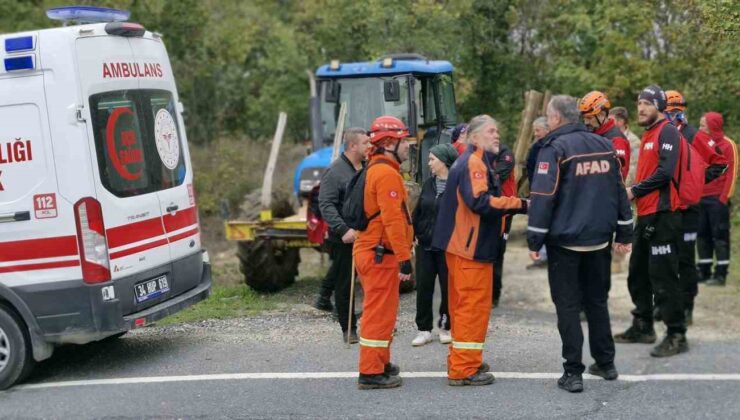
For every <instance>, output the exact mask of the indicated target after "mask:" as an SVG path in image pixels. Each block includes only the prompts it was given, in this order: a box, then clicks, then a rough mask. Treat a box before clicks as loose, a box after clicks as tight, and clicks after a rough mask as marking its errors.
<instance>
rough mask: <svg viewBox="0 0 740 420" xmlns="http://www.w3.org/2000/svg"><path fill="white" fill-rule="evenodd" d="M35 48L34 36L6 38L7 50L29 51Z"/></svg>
mask: <svg viewBox="0 0 740 420" xmlns="http://www.w3.org/2000/svg"><path fill="white" fill-rule="evenodd" d="M29 50H33V36H31V35H28V36H21V37H18V38H5V51H6V52H17V51H29Z"/></svg>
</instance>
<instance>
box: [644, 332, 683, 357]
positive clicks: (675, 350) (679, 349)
mask: <svg viewBox="0 0 740 420" xmlns="http://www.w3.org/2000/svg"><path fill="white" fill-rule="evenodd" d="M687 351H689V343H688V341H686V334H681V333H671V334H666V336H665V338H664V339H663V341H662V342H661V343H660V344H658V345H657V346H655V348H653V350H652V351H651V352H650V355H651V356H653V357H669V356H675V355H677V354H679V353H685V352H687Z"/></svg>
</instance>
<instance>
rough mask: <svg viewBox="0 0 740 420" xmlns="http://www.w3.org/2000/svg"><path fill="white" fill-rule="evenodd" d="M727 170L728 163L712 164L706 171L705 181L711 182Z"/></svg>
mask: <svg viewBox="0 0 740 420" xmlns="http://www.w3.org/2000/svg"><path fill="white" fill-rule="evenodd" d="M725 172H727V165H710V166H709V167H708V168H707V170H706V171H705V172H704V183H705V184H706V183H709V182H712V181H714V180H715V179H717V178H719V176H720V175H722V174H724V173H725Z"/></svg>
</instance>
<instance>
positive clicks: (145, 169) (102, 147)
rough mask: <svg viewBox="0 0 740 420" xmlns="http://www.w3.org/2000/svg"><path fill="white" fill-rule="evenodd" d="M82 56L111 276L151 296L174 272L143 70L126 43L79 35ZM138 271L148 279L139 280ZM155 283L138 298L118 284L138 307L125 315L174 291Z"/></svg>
mask: <svg viewBox="0 0 740 420" xmlns="http://www.w3.org/2000/svg"><path fill="white" fill-rule="evenodd" d="M76 50H77V59H78V67H79V77H80V86H81V90H82V92H81V96H82V98H83V101H84V102H85V109H86V110H88V111H89V113H88V112H86V115H85V117H86V118H87V119H88V121H89V124H88V127H89V128H88V129H89V132H88V133H89V134H88V135H89V137H90V143H91V150H92V151H93V154H94V156H95V160H96V166H97V168H96V169H97V170H95V171H94V173H95V175H94V176H95V185H96V192H97V200H98V201H99V202H100V205H101V207H102V212H103V219H104V222H105V232H106V237H107V243H108V252H109V258H110V271H111V276H112V278H113V280H119V279H121V278H125V277H129V278H130V276H133V275H139V276H137V277H136V278H137V280H136V281H137V282H138V281H141V282H142V284H143V286H142V287H143V289H142V287H138V289H141V290H139V292H146V288H147V286H151V284H149V282H150V281H151V280H158V279H160V278H161V277H163V276H164V277H166V276H167V275H168V273H169V271H170V269H171V267H170V265H169V263H170V252H169V246H168V241H167V235H166V233H165V230H164V224H163V222H162V212H161V210H160V202H159V196H158V195H157V192H158V190H159V189H160V188H161V182H160V181H159V169H160V166H161V165H160V164H159V156H158V154H157V151H156V147H154V139H153V138H152V137H151V135H150V134H149V130H148V127H147V124H148V122H147V116H148V115H149V113H151V110H150V109H149V108H148V98H147V97H146V96H145V95H143V94H142V92H141V91H140V89H139V77H138V76H139V75H138V70H139V69H138V68H136V59H135V57H134V53H133V50H132V48H131V44H130V43H129V39H128V38H125V37H119V36H108V35H104V36H90V37H80V38H78V39H77V41H76ZM140 273H143V274H145V275H146V276H147V277H146V278H145V279H143V280H142V279H140V278H139V277H141V275H140ZM157 283H159V284H158V285H156V287H154V289H153V290H151V292H152V293H150V294H147V293H143V294H142V295H141V296H139V295H138V294H137V293H138V292H137V293H135V292H134V291H135V289H137V285H134V284H131V285H119V286H121V288H119V287H117V288H116V289H117V294H119V295H120V296H119V298H120V299H121V300H122V301H123V302H126V303H129V302H132V303H133V304H134V307H127V309H129V310H130V311H133V310H140V309H143V308H144V307H146V306H150V305H153V304H155V303H156V302H158V301H161V298H164V296H165V295H166V294H167V292H168V291H169V290H168V289H169V287H168V284H167V279H166V278H165V280H164V281H162V282H157ZM122 289H124V290H122ZM132 294H133V295H132Z"/></svg>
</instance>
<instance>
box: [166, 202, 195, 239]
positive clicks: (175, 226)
mask: <svg viewBox="0 0 740 420" xmlns="http://www.w3.org/2000/svg"><path fill="white" fill-rule="evenodd" d="M162 219H163V220H164V228H165V229H166V230H167V233H170V232H174V231H176V230H180V229H183V228H186V227H188V226H192V225H194V224H196V223H198V216H197V213H196V210H195V207H189V208H187V209H185V210H183V211H180V212H177V213H175V215H174V216H172V215H169V214H165V215H164V216H163V217H162Z"/></svg>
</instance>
